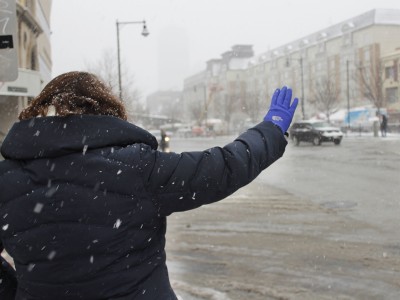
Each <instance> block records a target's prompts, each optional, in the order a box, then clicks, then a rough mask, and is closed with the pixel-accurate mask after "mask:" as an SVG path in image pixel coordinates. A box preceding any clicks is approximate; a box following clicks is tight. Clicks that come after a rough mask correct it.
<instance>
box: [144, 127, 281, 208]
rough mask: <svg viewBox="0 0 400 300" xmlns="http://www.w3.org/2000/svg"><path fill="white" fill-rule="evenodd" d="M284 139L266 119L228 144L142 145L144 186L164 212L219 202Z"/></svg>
mask: <svg viewBox="0 0 400 300" xmlns="http://www.w3.org/2000/svg"><path fill="white" fill-rule="evenodd" d="M286 145H287V141H286V139H285V138H284V136H283V134H282V132H281V131H280V129H279V128H277V127H276V126H275V125H273V124H272V123H271V122H262V123H260V124H258V125H257V126H255V127H253V128H251V129H249V130H247V131H246V132H245V133H243V134H241V135H240V136H239V137H237V138H236V139H235V140H234V141H233V142H232V143H229V144H227V145H226V146H224V147H214V148H210V149H208V150H205V151H199V152H183V153H181V154H177V153H163V152H158V151H151V152H150V151H143V152H142V154H141V161H142V163H143V164H144V165H145V166H146V167H144V168H143V172H144V180H145V186H146V191H147V192H148V193H150V195H151V196H152V198H153V201H154V202H155V203H156V205H157V206H158V208H159V213H160V215H163V216H166V215H169V214H171V213H173V212H178V211H185V210H190V209H193V208H197V207H199V206H201V205H204V204H208V203H212V202H216V201H218V200H221V199H223V198H225V197H227V196H229V195H230V194H232V193H233V192H235V191H236V190H238V189H239V188H241V187H243V186H245V185H246V184H248V183H250V182H251V181H252V180H253V179H255V178H256V177H257V176H258V175H259V174H260V173H261V171H262V170H264V169H265V168H267V167H268V166H269V165H271V164H272V163H273V162H274V161H276V160H277V159H278V158H280V157H281V156H282V155H283V153H284V151H285V147H286Z"/></svg>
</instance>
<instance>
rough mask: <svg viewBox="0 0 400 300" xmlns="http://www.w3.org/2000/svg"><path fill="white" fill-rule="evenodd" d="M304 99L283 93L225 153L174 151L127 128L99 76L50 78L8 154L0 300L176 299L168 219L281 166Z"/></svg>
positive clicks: (7, 144) (2, 183)
mask: <svg viewBox="0 0 400 300" xmlns="http://www.w3.org/2000/svg"><path fill="white" fill-rule="evenodd" d="M297 103H298V100H297V98H296V99H294V100H293V101H292V91H291V90H290V89H288V88H286V87H283V88H282V89H277V90H276V91H275V93H274V94H273V96H272V101H271V105H270V108H269V110H268V111H267V113H266V115H265V117H264V119H263V120H262V121H261V122H260V123H259V124H258V125H256V126H254V127H252V128H250V129H248V130H247V131H246V132H245V133H243V134H241V135H240V136H238V137H237V138H236V139H235V140H234V141H232V142H231V143H229V144H227V145H226V146H224V147H214V148H211V149H208V150H204V151H197V152H183V153H173V152H170V153H166V152H161V151H158V150H157V147H158V144H157V140H156V138H155V137H154V136H152V135H151V134H149V133H148V132H147V131H146V130H144V129H142V128H140V127H137V126H135V125H133V124H130V123H128V122H127V121H126V119H127V116H126V112H125V108H124V106H123V104H122V102H121V101H120V99H118V98H117V97H115V96H114V95H113V94H112V93H111V91H110V90H109V89H108V88H107V87H106V86H105V84H104V83H102V82H101V81H100V80H99V79H98V78H97V77H96V76H95V75H93V74H90V73H86V72H69V73H65V74H62V75H60V76H58V77H56V78H54V79H53V80H52V81H50V82H49V83H48V84H47V85H46V86H45V87H44V89H43V90H42V92H41V93H40V94H39V95H38V96H37V97H36V98H35V99H33V100H32V101H31V103H30V104H29V106H28V107H27V108H26V109H24V110H23V111H22V112H21V114H20V116H19V119H20V120H19V122H16V123H15V124H14V125H13V127H12V128H11V130H10V131H9V133H8V135H7V136H6V138H5V140H4V142H3V145H2V147H1V153H2V155H3V157H4V158H5V160H4V161H1V162H0V191H1V194H0V216H1V218H0V228H1V230H0V250H3V249H5V250H6V251H7V253H9V254H10V256H11V257H12V258H13V259H14V263H15V270H14V269H13V268H12V267H11V266H10V265H9V264H8V263H7V262H6V261H5V260H4V259H3V260H2V264H1V267H0V268H1V269H0V299H17V300H22V299H28V300H29V299H41V300H46V299H51V300H54V299H59V300H62V299H84V300H91V299H93V300H99V299H146V300H147V299H152V300H155V299H159V300H168V299H177V297H176V296H175V293H174V291H173V290H172V288H171V285H170V282H169V278H168V271H167V266H166V253H165V243H166V239H165V234H166V224H167V223H166V218H167V216H169V215H170V214H172V213H174V212H181V211H186V210H190V209H195V208H197V207H199V206H202V205H205V204H209V203H213V202H216V201H219V200H222V199H224V198H225V197H227V196H229V195H231V194H232V193H233V192H235V191H236V190H238V189H239V188H241V187H243V186H245V185H246V184H248V183H250V182H251V181H252V180H253V179H255V178H256V177H257V176H258V175H259V174H260V172H261V171H263V170H264V169H265V168H267V167H268V166H270V165H271V164H272V163H273V162H275V161H276V160H277V159H279V158H280V157H281V156H282V155H283V153H284V151H285V146H286V145H287V141H286V138H285V135H284V134H285V133H286V131H287V129H288V128H289V126H290V123H291V121H292V118H293V114H294V112H295V109H296V106H297Z"/></svg>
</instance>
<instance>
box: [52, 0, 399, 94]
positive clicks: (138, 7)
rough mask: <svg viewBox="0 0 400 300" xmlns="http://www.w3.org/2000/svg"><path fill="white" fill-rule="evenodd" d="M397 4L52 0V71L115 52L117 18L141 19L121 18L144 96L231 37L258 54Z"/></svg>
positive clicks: (124, 51) (176, 80) (367, 0)
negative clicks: (145, 31)
mask: <svg viewBox="0 0 400 300" xmlns="http://www.w3.org/2000/svg"><path fill="white" fill-rule="evenodd" d="M374 8H397V9H400V1H399V0H363V1H359V0H346V1H345V0H335V1H320V0H307V1H304V0H303V1H298V0H280V1H275V2H273V1H266V0H247V1H244V0H84V1H82V0H68V1H67V0H53V7H52V18H51V29H52V37H51V41H52V58H53V76H57V75H59V74H61V73H64V72H68V71H72V70H82V69H84V68H85V66H86V65H87V64H88V63H91V62H95V61H97V60H99V59H101V57H102V56H103V55H104V52H105V51H111V52H112V53H115V59H116V60H117V57H116V53H117V50H116V49H117V40H116V20H117V19H118V20H119V21H142V20H146V22H147V25H148V29H149V31H150V35H149V36H148V37H142V36H141V30H142V28H141V25H139V24H133V25H124V26H120V49H121V57H122V62H123V64H124V65H126V66H127V68H128V69H129V71H130V73H132V74H133V75H134V76H135V83H136V86H137V88H138V89H139V90H141V91H142V94H143V96H144V97H145V96H146V95H147V94H149V93H152V92H154V91H156V90H158V89H169V88H174V89H181V88H182V86H183V79H184V78H185V77H187V76H190V75H193V74H195V73H197V72H200V71H202V70H203V69H204V68H205V62H206V61H207V60H209V59H212V58H220V55H221V54H222V53H223V52H225V51H228V50H230V49H231V47H232V46H233V45H236V44H251V45H253V49H254V50H255V54H259V53H262V52H265V51H267V50H268V49H269V48H275V47H278V46H280V45H282V44H285V43H287V42H290V41H292V40H295V39H298V38H301V37H302V36H306V35H309V34H312V33H313V32H315V31H319V30H321V29H323V28H326V27H328V26H330V25H334V24H337V23H339V22H342V21H344V20H346V19H349V18H352V17H354V16H357V15H360V14H363V13H365V12H367V11H369V10H371V9H374Z"/></svg>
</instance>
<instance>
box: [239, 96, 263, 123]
mask: <svg viewBox="0 0 400 300" xmlns="http://www.w3.org/2000/svg"><path fill="white" fill-rule="evenodd" d="M242 104H243V110H244V112H245V113H246V114H247V115H248V116H249V118H250V119H251V121H252V122H253V123H255V122H258V121H259V120H260V112H263V111H264V110H265V109H266V108H267V105H268V102H267V101H266V92H265V91H264V90H261V91H258V92H249V93H247V94H246V97H245V98H244V99H243V101H242Z"/></svg>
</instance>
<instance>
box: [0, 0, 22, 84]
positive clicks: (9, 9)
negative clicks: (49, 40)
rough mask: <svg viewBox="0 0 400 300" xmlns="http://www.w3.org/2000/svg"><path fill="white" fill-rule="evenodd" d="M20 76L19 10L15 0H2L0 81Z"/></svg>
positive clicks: (0, 5)
mask: <svg viewBox="0 0 400 300" xmlns="http://www.w3.org/2000/svg"><path fill="white" fill-rule="evenodd" d="M17 78H18V36H17V10H16V4H15V0H0V81H14V80H16V79H17Z"/></svg>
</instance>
